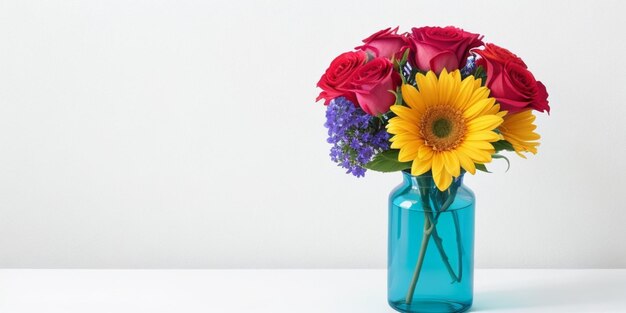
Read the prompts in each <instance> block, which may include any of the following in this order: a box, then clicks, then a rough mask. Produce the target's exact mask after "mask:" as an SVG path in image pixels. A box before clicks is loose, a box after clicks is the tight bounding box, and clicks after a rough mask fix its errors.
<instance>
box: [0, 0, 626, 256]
mask: <svg viewBox="0 0 626 313" xmlns="http://www.w3.org/2000/svg"><path fill="white" fill-rule="evenodd" d="M624 9H625V7H624V5H623V4H622V3H620V1H584V2H583V1H566V0H561V1H543V0H542V1H539V0H537V1H497V0H492V1H416V0H414V1H373V0H359V1H331V0H318V1H286V0H271V1H270V0H267V1H252V0H239V1H219V2H218V1H61V0H55V1H0V267H62V268H66V267H80V268H86V267H96V268H119V267H123V268H144V267H145V268H156V267H166V268H170V267H174V268H204V267H208V268H236V267H244V268H259V267H260V268H279V267H286V268H300V267H307V268H308V267H316V268H317V267H320V268H326V267H357V268H367V267H383V266H385V262H386V261H385V258H386V228H387V224H386V223H387V208H386V206H387V203H386V199H387V195H388V192H389V191H390V190H391V189H392V188H393V187H394V186H395V185H397V184H398V183H399V182H400V180H401V177H400V175H399V174H397V173H396V174H388V175H383V174H378V173H368V175H367V176H366V177H365V178H364V179H356V178H353V177H351V176H348V175H345V174H344V173H343V171H342V170H341V169H340V168H337V167H335V165H334V164H333V163H331V162H330V160H329V158H328V155H327V154H328V149H329V145H328V144H327V143H326V142H325V135H326V134H325V129H324V128H323V127H322V124H323V122H324V107H323V105H322V104H321V103H315V102H314V99H315V97H316V96H317V93H318V92H319V90H317V89H316V88H315V84H316V82H317V80H318V79H319V76H320V75H321V74H322V73H323V71H324V70H325V69H326V67H327V66H328V64H329V62H330V61H331V60H332V58H334V57H335V56H336V55H338V54H339V53H341V52H344V51H347V50H350V49H351V48H352V47H354V46H357V45H359V43H360V40H361V39H363V38H365V37H367V36H369V35H370V34H371V33H373V32H375V31H377V30H379V29H382V28H385V27H388V26H396V25H399V26H400V27H401V29H402V30H409V29H410V27H411V26H422V25H449V24H452V25H456V26H460V27H462V28H464V29H466V30H469V31H473V32H478V33H481V34H484V35H485V40H486V41H488V42H494V43H497V44H499V45H501V46H504V47H507V48H509V49H510V50H512V51H514V52H515V53H517V54H518V55H520V56H521V57H522V58H523V59H524V60H525V61H526V63H527V64H528V65H529V66H530V69H531V70H532V71H533V72H534V73H535V75H536V77H537V78H538V79H540V80H542V81H543V82H544V83H545V85H546V86H547V87H548V91H549V93H550V104H551V106H552V114H551V116H549V117H548V116H546V115H544V116H541V117H540V118H539V119H538V124H539V131H540V133H541V134H542V136H543V138H542V145H541V146H540V151H539V154H538V155H536V156H533V157H530V158H529V159H528V160H522V159H519V158H517V157H515V156H512V161H513V162H512V163H513V164H512V168H511V170H510V171H509V172H507V173H504V170H503V168H504V167H503V166H502V165H501V164H500V165H496V166H495V167H494V169H495V170H496V173H494V174H484V173H481V174H479V175H477V176H475V177H468V178H467V179H466V182H467V185H468V186H469V187H471V188H472V189H473V190H474V191H475V193H476V194H477V227H476V234H477V238H476V264H477V266H479V267H567V268H584V267H626V227H625V225H626V204H625V203H626V199H625V198H624V193H625V191H626V178H625V174H626V162H625V160H626V100H625V99H626V75H625V74H624V73H625V70H626V41H625V40H624V36H623V30H624V29H626V19H624V18H623V12H624Z"/></svg>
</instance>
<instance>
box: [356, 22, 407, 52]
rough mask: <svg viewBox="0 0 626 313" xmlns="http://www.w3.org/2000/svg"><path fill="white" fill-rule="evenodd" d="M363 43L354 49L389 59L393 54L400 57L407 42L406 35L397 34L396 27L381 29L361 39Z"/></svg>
mask: <svg viewBox="0 0 626 313" xmlns="http://www.w3.org/2000/svg"><path fill="white" fill-rule="evenodd" d="M363 43H365V44H364V45H362V46H359V47H356V48H354V49H359V50H363V51H365V52H368V53H371V54H373V55H374V56H375V57H385V58H388V59H391V57H393V56H395V57H396V58H398V57H400V54H401V53H402V52H403V51H404V49H406V48H407V47H408V44H409V42H408V40H407V38H406V36H404V35H398V27H396V28H394V29H391V28H387V29H383V30H381V31H379V32H377V33H375V34H373V35H371V36H369V37H367V38H366V39H363Z"/></svg>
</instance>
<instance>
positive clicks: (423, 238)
mask: <svg viewBox="0 0 626 313" xmlns="http://www.w3.org/2000/svg"><path fill="white" fill-rule="evenodd" d="M403 178H404V181H403V182H402V184H400V185H399V186H398V187H396V188H395V189H394V190H393V191H392V192H391V194H390V195H389V242H388V268H387V293H388V301H389V305H390V306H391V307H392V308H394V309H395V310H397V311H400V312H464V311H466V310H468V309H469V308H470V307H471V305H472V299H473V274H474V204H475V197H474V193H473V192H472V191H471V190H470V189H468V188H467V187H465V185H463V174H461V176H459V177H457V178H455V179H454V181H453V182H452V184H451V185H450V187H449V188H448V189H447V190H444V191H440V190H438V189H437V187H436V186H435V184H434V181H433V178H432V176H431V174H430V173H427V174H424V175H420V176H412V175H411V174H410V173H407V172H403Z"/></svg>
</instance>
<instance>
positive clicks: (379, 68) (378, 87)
mask: <svg viewBox="0 0 626 313" xmlns="http://www.w3.org/2000/svg"><path fill="white" fill-rule="evenodd" d="M351 80H352V82H351V85H352V88H353V89H352V90H353V91H354V93H355V94H356V98H357V102H358V103H359V105H360V106H361V109H363V111H365V112H366V113H367V114H370V115H374V116H376V115H380V114H383V113H387V111H389V107H390V106H391V105H393V104H394V103H395V101H396V97H395V96H394V94H392V93H391V92H389V90H396V87H398V85H399V84H400V82H401V79H400V74H398V73H397V72H396V71H395V70H394V68H393V64H392V63H391V61H389V59H387V58H383V57H378V58H375V59H373V60H371V61H369V62H368V63H366V64H365V65H363V66H362V67H360V68H358V69H357V70H356V72H355V73H354V76H353V77H352V79H351Z"/></svg>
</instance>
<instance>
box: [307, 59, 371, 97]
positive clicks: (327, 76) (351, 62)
mask: <svg viewBox="0 0 626 313" xmlns="http://www.w3.org/2000/svg"><path fill="white" fill-rule="evenodd" d="M365 62H367V54H366V53H365V52H363V51H357V52H346V53H342V54H340V55H339V56H338V57H336V58H335V59H334V60H333V61H332V62H331V63H330V66H329V67H328V69H327V70H326V72H325V73H324V75H322V77H321V78H320V80H319V82H318V83H317V87H319V88H322V92H321V93H320V94H319V96H318V97H317V99H316V100H315V101H319V100H320V99H325V100H326V101H325V102H324V104H325V105H328V103H329V102H330V100H332V99H335V98H337V97H341V96H343V97H346V98H347V99H348V100H350V101H352V102H354V103H356V101H357V100H356V95H355V94H354V92H352V91H351V90H350V88H349V82H350V81H349V79H350V77H351V76H352V74H354V72H355V71H356V69H357V68H359V67H361V66H362V65H363V64H365Z"/></svg>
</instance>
